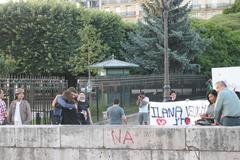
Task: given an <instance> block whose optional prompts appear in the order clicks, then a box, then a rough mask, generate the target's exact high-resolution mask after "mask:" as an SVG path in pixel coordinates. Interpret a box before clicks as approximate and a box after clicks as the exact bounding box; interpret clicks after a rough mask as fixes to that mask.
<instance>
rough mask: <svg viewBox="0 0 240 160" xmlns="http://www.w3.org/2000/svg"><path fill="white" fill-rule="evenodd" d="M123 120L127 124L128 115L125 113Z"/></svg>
mask: <svg viewBox="0 0 240 160" xmlns="http://www.w3.org/2000/svg"><path fill="white" fill-rule="evenodd" d="M122 121H123V122H124V123H125V124H127V117H126V116H125V115H123V116H122Z"/></svg>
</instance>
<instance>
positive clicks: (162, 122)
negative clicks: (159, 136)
mask: <svg viewBox="0 0 240 160" xmlns="http://www.w3.org/2000/svg"><path fill="white" fill-rule="evenodd" d="M156 121H157V124H158V125H159V126H163V125H165V124H166V123H167V121H166V120H165V119H162V118H158V119H157V120H156Z"/></svg>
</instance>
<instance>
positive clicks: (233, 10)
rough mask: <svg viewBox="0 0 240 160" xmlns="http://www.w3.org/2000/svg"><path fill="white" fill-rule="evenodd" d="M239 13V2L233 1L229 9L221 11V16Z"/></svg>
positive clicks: (239, 0) (238, 0) (237, 0)
mask: <svg viewBox="0 0 240 160" xmlns="http://www.w3.org/2000/svg"><path fill="white" fill-rule="evenodd" d="M237 12H240V0H235V2H234V4H233V5H232V7H230V8H226V9H224V10H223V14H230V13H237Z"/></svg>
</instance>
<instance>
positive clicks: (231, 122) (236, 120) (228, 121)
mask: <svg viewBox="0 0 240 160" xmlns="http://www.w3.org/2000/svg"><path fill="white" fill-rule="evenodd" d="M221 124H222V125H223V126H240V117H226V116H225V117H223V118H222V119H221Z"/></svg>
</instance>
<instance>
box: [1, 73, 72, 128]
mask: <svg viewBox="0 0 240 160" xmlns="http://www.w3.org/2000/svg"><path fill="white" fill-rule="evenodd" d="M18 87H21V88H23V89H24V91H25V93H24V94H25V99H26V100H28V102H29V103H30V106H31V110H32V116H33V121H32V123H33V124H49V123H50V111H51V102H52V100H53V99H54V97H55V96H56V95H57V94H59V93H61V92H62V91H63V90H65V89H66V88H67V81H66V80H65V79H64V78H62V77H45V76H26V75H0V88H2V89H3V90H4V92H5V94H6V99H5V100H6V103H7V106H8V107H9V105H10V103H11V101H12V100H13V99H14V97H15V90H16V88H18Z"/></svg>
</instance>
